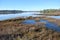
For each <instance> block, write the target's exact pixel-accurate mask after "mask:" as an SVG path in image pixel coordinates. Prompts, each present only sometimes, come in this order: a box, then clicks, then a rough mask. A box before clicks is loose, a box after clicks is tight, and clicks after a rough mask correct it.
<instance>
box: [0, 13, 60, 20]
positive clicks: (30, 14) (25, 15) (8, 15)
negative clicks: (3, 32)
mask: <svg viewBox="0 0 60 40" xmlns="http://www.w3.org/2000/svg"><path fill="white" fill-rule="evenodd" d="M34 14H40V13H38V12H25V13H18V14H4V15H3V14H0V20H6V19H11V18H16V17H29V16H33V17H36V16H38V15H34ZM40 16H41V15H40ZM48 17H52V18H56V19H60V16H48Z"/></svg>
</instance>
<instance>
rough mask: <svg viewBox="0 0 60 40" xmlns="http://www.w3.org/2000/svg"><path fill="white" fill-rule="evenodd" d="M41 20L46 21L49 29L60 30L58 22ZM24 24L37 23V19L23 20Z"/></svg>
mask: <svg viewBox="0 0 60 40" xmlns="http://www.w3.org/2000/svg"><path fill="white" fill-rule="evenodd" d="M39 22H45V23H46V24H45V26H46V27H47V28H48V29H52V30H54V31H57V32H60V28H59V26H58V25H57V24H56V23H51V22H48V21H47V20H42V19H41V20H39ZM22 23H23V24H35V23H36V21H35V20H25V21H23V22H22Z"/></svg>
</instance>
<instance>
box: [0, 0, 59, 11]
mask: <svg viewBox="0 0 60 40" xmlns="http://www.w3.org/2000/svg"><path fill="white" fill-rule="evenodd" d="M50 8H52V9H58V8H60V0H0V10H42V9H50Z"/></svg>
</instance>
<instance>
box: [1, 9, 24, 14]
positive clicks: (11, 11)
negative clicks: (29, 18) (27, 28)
mask: <svg viewBox="0 0 60 40" xmlns="http://www.w3.org/2000/svg"><path fill="white" fill-rule="evenodd" d="M22 12H23V11H22V10H0V14H12V13H22Z"/></svg>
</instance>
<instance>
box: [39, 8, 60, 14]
mask: <svg viewBox="0 0 60 40" xmlns="http://www.w3.org/2000/svg"><path fill="white" fill-rule="evenodd" d="M40 12H41V13H55V12H60V9H44V10H42V11H40Z"/></svg>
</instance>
